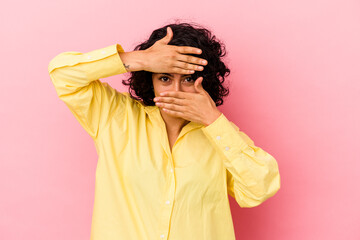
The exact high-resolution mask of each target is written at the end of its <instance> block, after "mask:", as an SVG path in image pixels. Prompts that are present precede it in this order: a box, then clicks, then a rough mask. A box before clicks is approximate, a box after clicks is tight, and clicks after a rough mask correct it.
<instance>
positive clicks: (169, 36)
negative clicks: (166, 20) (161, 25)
mask: <svg viewBox="0 0 360 240" xmlns="http://www.w3.org/2000/svg"><path fill="white" fill-rule="evenodd" d="M172 37H173V32H172V29H171V27H167V28H166V35H165V37H163V38H162V39H160V40H159V41H160V42H163V43H164V44H168V43H169V42H170V41H171V39H172Z"/></svg>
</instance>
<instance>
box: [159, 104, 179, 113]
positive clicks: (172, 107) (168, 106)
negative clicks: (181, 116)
mask: <svg viewBox="0 0 360 240" xmlns="http://www.w3.org/2000/svg"><path fill="white" fill-rule="evenodd" d="M156 105H157V106H158V107H161V108H165V109H168V110H172V111H176V112H184V111H186V106H180V105H176V104H172V103H156Z"/></svg>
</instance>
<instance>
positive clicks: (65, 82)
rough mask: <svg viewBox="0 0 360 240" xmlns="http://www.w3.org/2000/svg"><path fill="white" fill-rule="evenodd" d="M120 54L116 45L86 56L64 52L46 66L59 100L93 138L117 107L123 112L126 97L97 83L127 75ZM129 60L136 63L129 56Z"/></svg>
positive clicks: (133, 58) (119, 47) (120, 50)
mask: <svg viewBox="0 0 360 240" xmlns="http://www.w3.org/2000/svg"><path fill="white" fill-rule="evenodd" d="M122 52H124V50H123V48H122V47H121V46H120V45H119V44H113V45H111V46H107V47H104V48H100V49H96V50H93V51H91V52H87V53H80V52H63V53H60V54H58V55H57V56H55V57H54V58H53V59H52V60H51V61H50V63H49V65H48V72H49V75H50V78H51V80H52V83H53V85H54V86H55V90H56V93H57V95H58V97H59V98H60V99H61V100H62V101H63V102H65V104H66V105H67V106H68V107H69V109H70V110H71V112H72V113H73V114H74V116H75V117H76V119H77V120H78V121H79V123H80V124H81V126H82V127H83V128H84V129H85V130H86V132H87V133H88V134H89V135H90V136H91V137H92V138H93V139H96V138H97V137H98V135H99V134H100V132H101V130H102V129H103V128H104V127H105V125H106V124H107V122H108V120H109V119H110V117H111V115H112V114H113V113H114V111H115V109H116V108H117V107H119V108H120V109H125V107H124V106H125V104H126V101H127V98H126V97H125V95H123V94H122V93H119V92H117V91H116V90H115V89H113V88H112V87H111V86H110V85H109V84H107V83H103V82H101V81H100V80H99V79H100V78H106V77H109V76H113V75H116V74H122V73H125V72H127V70H126V68H125V67H124V65H123V62H122V60H121V58H120V56H119V53H122ZM128 61H129V62H133V61H138V60H137V59H136V58H135V57H131V58H128Z"/></svg>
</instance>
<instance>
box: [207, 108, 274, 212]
mask: <svg viewBox="0 0 360 240" xmlns="http://www.w3.org/2000/svg"><path fill="white" fill-rule="evenodd" d="M202 130H203V132H204V134H205V135H206V136H207V138H208V139H209V141H210V142H211V144H212V145H213V146H214V147H215V149H216V150H217V152H218V153H219V154H220V156H221V158H222V159H223V162H224V165H225V167H226V173H227V187H228V192H229V194H230V195H231V196H232V197H234V198H235V200H236V201H237V203H238V204H239V205H240V207H246V208H249V207H255V206H258V205H260V204H261V203H262V202H264V201H265V200H266V199H268V198H270V197H272V196H273V195H275V193H276V192H277V191H278V190H279V189H280V174H279V168H278V164H277V162H276V160H275V158H274V157H273V156H271V155H270V154H269V153H267V152H265V151H264V150H263V149H261V148H259V147H257V146H255V145H254V142H253V141H252V140H251V139H250V138H249V137H248V136H247V135H246V134H245V133H244V132H242V131H239V128H238V127H237V126H236V125H235V124H234V123H232V122H230V121H229V120H228V119H227V118H226V117H225V115H224V114H221V115H220V116H219V117H218V118H217V119H216V120H215V121H214V122H212V123H211V124H210V125H208V126H206V127H204V128H202Z"/></svg>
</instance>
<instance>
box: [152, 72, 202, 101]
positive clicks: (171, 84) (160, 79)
mask: <svg viewBox="0 0 360 240" xmlns="http://www.w3.org/2000/svg"><path fill="white" fill-rule="evenodd" d="M195 80H196V79H192V77H191V75H190V74H188V75H183V74H178V73H153V74H152V82H153V86H154V93H155V97H158V96H160V93H161V92H167V91H181V92H191V93H194V92H196V91H195V86H194V83H195Z"/></svg>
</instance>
